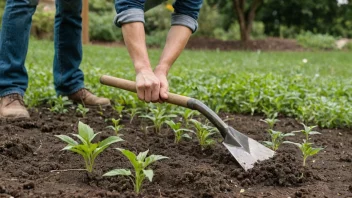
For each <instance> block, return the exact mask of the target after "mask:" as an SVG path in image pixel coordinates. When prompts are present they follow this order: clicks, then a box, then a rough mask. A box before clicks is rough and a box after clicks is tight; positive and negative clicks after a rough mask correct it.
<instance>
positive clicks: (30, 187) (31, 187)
mask: <svg viewBox="0 0 352 198" xmlns="http://www.w3.org/2000/svg"><path fill="white" fill-rule="evenodd" d="M23 189H24V190H30V189H34V183H33V182H29V183H26V184H24V185H23Z"/></svg>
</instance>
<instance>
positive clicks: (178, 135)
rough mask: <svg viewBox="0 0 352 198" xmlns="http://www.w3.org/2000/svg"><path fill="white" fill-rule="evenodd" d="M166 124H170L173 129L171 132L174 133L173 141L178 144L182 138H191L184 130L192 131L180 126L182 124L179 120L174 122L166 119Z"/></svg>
mask: <svg viewBox="0 0 352 198" xmlns="http://www.w3.org/2000/svg"><path fill="white" fill-rule="evenodd" d="M166 124H168V125H169V126H170V128H171V129H172V130H173V132H174V133H175V143H176V144H178V143H179V142H180V141H181V139H182V138H187V139H191V136H189V135H188V134H187V133H186V132H192V131H191V130H189V129H183V128H181V126H182V123H181V122H178V123H175V122H174V121H172V120H168V121H166Z"/></svg>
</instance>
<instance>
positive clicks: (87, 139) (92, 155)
mask: <svg viewBox="0 0 352 198" xmlns="http://www.w3.org/2000/svg"><path fill="white" fill-rule="evenodd" d="M98 134H99V133H94V131H93V129H92V128H90V127H89V126H88V125H86V124H84V123H82V122H79V123H78V134H72V135H73V136H75V137H77V138H78V139H79V140H80V141H81V143H80V144H79V143H78V142H76V141H75V140H74V139H72V138H71V137H69V136H66V135H55V136H56V137H58V138H60V139H61V140H62V141H64V142H66V143H67V144H68V145H67V146H66V147H65V148H63V149H62V150H69V151H72V152H75V153H78V154H80V155H81V156H82V157H83V159H84V161H85V165H86V170H87V171H88V172H92V171H93V167H94V161H95V159H96V157H97V156H98V155H99V154H100V153H101V152H103V151H104V150H105V149H106V148H108V147H109V146H110V145H111V144H113V143H116V142H120V141H123V140H122V139H121V138H120V137H117V136H111V137H108V138H106V139H105V140H103V141H101V142H98V143H92V140H93V139H94V138H95V137H96V136H97V135H98Z"/></svg>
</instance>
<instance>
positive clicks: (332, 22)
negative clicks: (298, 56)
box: [258, 0, 352, 37]
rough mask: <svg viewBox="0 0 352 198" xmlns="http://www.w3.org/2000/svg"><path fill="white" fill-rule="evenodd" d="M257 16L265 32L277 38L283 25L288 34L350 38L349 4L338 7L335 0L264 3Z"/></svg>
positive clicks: (273, 1) (351, 34)
mask: <svg viewBox="0 0 352 198" xmlns="http://www.w3.org/2000/svg"><path fill="white" fill-rule="evenodd" d="M264 2H265V3H264V6H262V8H261V10H260V11H259V13H258V19H259V20H261V21H262V22H264V24H265V33H266V34H267V35H270V36H279V32H280V31H282V30H281V28H282V27H283V26H284V27H286V28H289V29H291V33H290V34H291V35H294V34H297V33H298V34H299V33H300V31H301V30H305V31H311V32H313V33H314V34H318V33H320V34H330V35H333V36H342V37H351V36H352V31H351V28H352V15H351V13H352V11H351V7H352V2H351V1H349V3H348V4H347V5H340V6H339V5H338V4H337V1H334V0H321V1H319V3H316V2H314V1H305V0H265V1H264Z"/></svg>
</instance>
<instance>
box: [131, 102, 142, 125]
mask: <svg viewBox="0 0 352 198" xmlns="http://www.w3.org/2000/svg"><path fill="white" fill-rule="evenodd" d="M140 113H141V109H140V108H138V107H137V105H136V103H132V108H130V117H131V118H130V124H131V123H132V121H133V118H134V117H135V116H136V115H138V114H140Z"/></svg>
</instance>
